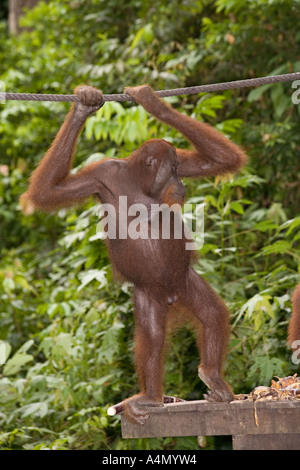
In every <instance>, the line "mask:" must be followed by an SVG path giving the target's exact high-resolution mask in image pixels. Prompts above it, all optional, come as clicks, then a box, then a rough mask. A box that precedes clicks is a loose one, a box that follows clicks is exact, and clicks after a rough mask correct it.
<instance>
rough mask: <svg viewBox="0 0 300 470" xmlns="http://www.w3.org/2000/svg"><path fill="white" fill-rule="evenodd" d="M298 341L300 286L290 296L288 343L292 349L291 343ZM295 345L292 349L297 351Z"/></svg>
mask: <svg viewBox="0 0 300 470" xmlns="http://www.w3.org/2000/svg"><path fill="white" fill-rule="evenodd" d="M294 341H300V284H298V285H297V286H296V288H295V290H294V292H293V295H292V317H291V320H290V323H289V331H288V343H289V345H290V346H291V347H292V348H293V342H294ZM298 348H299V344H297V345H296V346H295V347H294V348H293V349H295V350H296V349H298Z"/></svg>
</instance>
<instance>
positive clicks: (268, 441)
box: [232, 433, 300, 450]
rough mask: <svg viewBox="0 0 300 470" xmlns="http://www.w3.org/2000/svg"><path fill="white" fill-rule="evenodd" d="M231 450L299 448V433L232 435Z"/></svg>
mask: <svg viewBox="0 0 300 470" xmlns="http://www.w3.org/2000/svg"><path fill="white" fill-rule="evenodd" d="M232 446H233V450H300V434H290V433H288V434H244V435H242V436H232Z"/></svg>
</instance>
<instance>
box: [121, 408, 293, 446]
mask: <svg viewBox="0 0 300 470" xmlns="http://www.w3.org/2000/svg"><path fill="white" fill-rule="evenodd" d="M285 433H290V434H294V433H296V434H297V433H300V402H299V401H281V402H279V401H270V402H255V403H253V402H248V401H233V402H231V403H211V402H207V401H205V400H200V401H188V402H182V403H172V404H168V405H165V406H164V407H163V408H153V409H151V410H150V417H149V418H148V420H147V421H146V422H145V424H144V425H143V426H140V425H137V424H133V423H131V422H129V421H128V420H127V419H126V417H125V416H122V436H123V437H124V438H141V437H175V436H203V435H204V436H221V435H232V436H240V435H249V434H255V435H256V434H285Z"/></svg>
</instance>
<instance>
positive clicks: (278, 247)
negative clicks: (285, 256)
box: [262, 240, 292, 255]
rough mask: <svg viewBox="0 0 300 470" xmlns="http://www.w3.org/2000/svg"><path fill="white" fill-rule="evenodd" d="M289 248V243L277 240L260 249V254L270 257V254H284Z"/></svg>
mask: <svg viewBox="0 0 300 470" xmlns="http://www.w3.org/2000/svg"><path fill="white" fill-rule="evenodd" d="M291 247H292V246H291V242H288V241H287V240H278V241H277V242H275V243H273V244H272V245H268V246H265V247H264V248H263V249H262V254H264V255H272V254H279V253H285V252H286V251H287V250H290V249H291Z"/></svg>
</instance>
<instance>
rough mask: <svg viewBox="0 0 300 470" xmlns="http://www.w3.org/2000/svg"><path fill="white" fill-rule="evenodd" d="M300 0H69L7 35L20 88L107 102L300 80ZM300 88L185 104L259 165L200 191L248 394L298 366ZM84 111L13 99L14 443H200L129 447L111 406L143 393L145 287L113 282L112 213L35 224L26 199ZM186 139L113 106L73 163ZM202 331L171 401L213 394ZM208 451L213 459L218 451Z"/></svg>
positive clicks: (211, 260)
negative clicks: (136, 357)
mask: <svg viewBox="0 0 300 470" xmlns="http://www.w3.org/2000/svg"><path fill="white" fill-rule="evenodd" d="M299 7H300V2H299V1H298V0H247V1H245V0H217V1H212V0H197V1H195V0H185V1H179V0H172V1H171V2H170V1H168V2H167V1H165V0H151V2H150V1H148V0H128V1H126V2H120V1H119V0H105V1H103V0H85V1H83V0H56V1H50V2H49V3H47V4H45V3H40V4H39V5H38V6H37V7H36V8H35V9H33V10H32V11H30V12H28V14H27V15H26V16H25V17H24V19H23V23H22V24H23V26H24V27H26V30H24V32H23V33H22V34H20V35H18V36H17V37H9V35H8V33H7V24H6V22H5V20H3V19H2V21H1V22H0V39H1V40H0V80H1V81H2V82H4V83H5V86H6V90H7V91H14V92H34V93H70V92H72V90H73V88H74V87H75V86H77V85H78V84H80V83H89V84H91V85H95V86H97V87H99V88H101V89H102V90H103V91H104V92H105V93H118V92H121V91H122V89H123V88H124V87H125V86H126V85H138V84H140V83H144V82H147V83H150V84H151V85H152V86H153V88H155V89H164V88H175V87H181V86H190V85H197V84H201V83H214V82H218V81H229V80H235V79H241V78H249V77H255V76H265V75H270V74H279V73H287V72H292V71H298V70H300V61H299V60H298V58H299V50H300V32H299V29H298V25H299V22H300V8H299ZM292 91H293V90H292V89H291V84H290V83H285V84H277V85H273V86H268V85H267V86H263V87H259V88H256V89H252V90H251V89H241V90H234V91H230V92H225V93H222V94H202V95H196V96H189V97H179V98H176V99H173V100H172V103H173V105H174V106H175V107H176V108H177V109H179V110H181V111H184V112H186V113H188V114H190V115H193V116H195V117H196V118H197V119H199V120H201V119H203V120H205V121H207V122H209V123H211V124H212V125H215V126H216V127H217V128H218V129H219V130H221V131H222V132H224V133H225V134H226V135H228V136H229V137H230V138H231V139H233V140H234V141H235V142H237V143H239V144H241V145H242V146H243V147H244V148H245V149H246V150H247V153H248V155H249V164H248V166H247V168H246V169H244V170H243V171H242V172H241V173H240V174H239V175H237V176H236V177H235V178H227V179H223V180H221V179H219V178H216V179H207V180H201V181H198V180H197V181H186V182H185V184H186V190H187V196H188V200H191V201H193V202H201V203H204V204H205V243H204V246H203V248H202V249H201V250H200V261H199V265H198V266H197V267H196V269H197V270H198V272H199V273H201V274H203V275H204V277H205V278H206V279H207V280H208V281H209V282H211V283H212V285H213V286H214V288H215V289H216V290H217V291H218V292H219V293H220V294H221V295H222V296H223V298H224V299H225V300H226V302H227V304H228V305H229V307H230V310H231V312H232V333H231V342H230V347H229V356H228V360H227V362H226V370H225V372H226V377H227V379H228V381H229V383H230V384H231V385H232V387H233V389H234V391H235V392H236V393H247V392H249V391H250V390H251V389H252V388H253V387H255V386H256V385H263V384H269V382H270V380H271V378H272V376H273V375H278V376H283V375H290V374H291V373H295V372H296V371H297V366H295V365H293V364H292V362H291V353H290V351H289V349H288V348H287V346H286V331H287V323H288V319H289V317H290V312H291V303H290V294H291V290H292V288H293V287H294V286H295V284H296V282H297V281H298V270H299V266H300V263H299V259H300V248H299V243H298V240H299V238H300V237H299V234H298V227H299V225H300V212H299V203H298V201H299V196H300V190H299V188H300V185H299V181H300V166H299V150H300V133H299V110H300V107H299V106H296V105H294V104H293V103H292V101H291V95H292ZM68 107H69V105H68V104H59V103H48V102H43V103H34V102H17V101H10V102H7V103H5V104H2V105H0V202H1V205H0V249H1V258H0V331H1V337H0V338H1V342H0V363H1V364H2V365H1V368H0V373H1V375H0V404H1V405H0V448H1V449H45V448H49V449H198V445H197V439H196V438H181V439H179V438H177V439H171V438H168V439H152V440H146V439H145V440H123V439H122V438H121V433H120V418H119V417H116V418H109V417H107V415H106V409H107V406H108V405H110V404H112V403H117V402H118V401H120V400H122V399H123V398H125V397H128V396H130V395H131V394H133V393H135V392H136V387H137V385H136V376H135V373H134V367H133V361H132V356H133V354H132V349H133V315H132V303H131V296H130V292H131V286H130V285H128V284H123V285H119V284H116V283H114V282H113V279H112V270H111V267H110V264H109V260H108V257H107V252H106V249H105V246H104V244H103V243H102V242H101V241H99V240H98V239H97V225H98V216H97V214H98V208H97V207H95V206H94V205H93V203H92V202H89V203H87V204H86V205H85V206H84V207H83V208H79V209H72V210H68V211H64V210H61V211H59V213H58V214H51V215H44V214H40V213H35V214H33V215H30V216H25V215H24V214H22V212H21V211H20V208H19V206H18V197H19V195H20V194H21V193H22V192H23V191H24V190H25V188H26V185H27V180H28V177H29V175H30V173H31V171H32V169H33V168H34V167H35V166H36V164H37V162H38V161H39V160H40V158H41V157H42V155H43V153H44V152H45V150H46V149H47V147H48V146H49V145H50V143H51V141H52V139H53V137H54V135H55V133H56V131H57V130H58V127H59V125H60V124H61V123H62V121H63V119H64V116H65V113H66V112H67V109H68ZM153 136H160V137H162V138H164V137H166V138H167V139H168V140H170V141H171V142H174V143H175V144H176V145H177V146H179V145H186V143H185V142H184V140H183V139H182V137H181V136H180V135H179V134H177V133H176V132H175V131H173V130H171V129H169V128H168V127H167V126H164V125H162V124H159V123H158V122H157V121H155V120H154V119H153V118H151V117H150V116H149V115H147V113H146V112H144V111H143V110H142V109H141V108H139V107H137V106H134V105H131V104H128V103H124V104H122V105H121V104H116V103H111V104H106V105H105V107H104V108H102V110H100V111H99V112H98V113H97V115H95V116H94V117H92V118H90V120H89V121H88V123H87V126H86V129H85V132H84V133H83V135H82V137H81V139H80V142H79V147H78V151H77V156H76V162H75V166H76V167H79V166H80V165H83V164H84V162H86V161H92V160H95V159H99V158H102V157H103V156H104V155H105V156H120V157H122V156H126V155H128V154H129V153H130V152H131V151H132V149H134V148H136V146H138V145H139V144H141V142H143V141H144V140H145V139H147V138H149V137H153ZM197 364H198V354H197V350H196V347H195V344H194V339H193V337H192V335H191V333H190V331H188V330H183V331H179V332H177V333H176V335H175V338H174V339H173V341H172V343H171V347H170V351H169V355H168V359H167V362H166V368H165V371H166V376H165V391H166V393H168V394H171V395H177V396H181V397H182V398H186V399H198V398H201V396H202V393H203V392H204V391H205V387H204V386H203V384H202V383H201V382H200V381H199V379H198V378H197V374H196V370H197ZM215 445H216V444H215V441H214V440H213V439H208V443H207V448H208V449H211V448H214V447H215Z"/></svg>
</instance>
